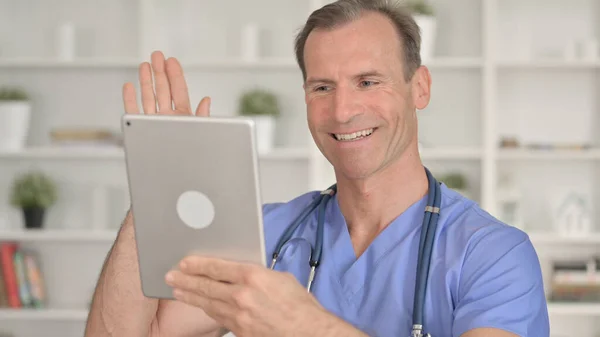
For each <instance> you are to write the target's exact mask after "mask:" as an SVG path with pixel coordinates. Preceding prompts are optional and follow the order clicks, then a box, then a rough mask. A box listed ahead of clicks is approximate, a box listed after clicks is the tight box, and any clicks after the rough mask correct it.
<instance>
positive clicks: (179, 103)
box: [166, 57, 192, 114]
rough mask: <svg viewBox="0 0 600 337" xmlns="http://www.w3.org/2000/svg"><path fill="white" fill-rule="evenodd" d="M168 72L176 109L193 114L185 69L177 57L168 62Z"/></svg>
mask: <svg viewBox="0 0 600 337" xmlns="http://www.w3.org/2000/svg"><path fill="white" fill-rule="evenodd" d="M166 72H167V77H168V81H169V85H170V88H171V96H172V97H173V105H174V106H175V110H178V111H180V112H185V113H188V114H192V107H191V105H190V97H189V95H188V87H187V84H186V82H185V77H184V76H183V70H182V69H181V65H180V64H179V61H177V59H175V58H172V57H170V58H169V59H168V60H167V62H166Z"/></svg>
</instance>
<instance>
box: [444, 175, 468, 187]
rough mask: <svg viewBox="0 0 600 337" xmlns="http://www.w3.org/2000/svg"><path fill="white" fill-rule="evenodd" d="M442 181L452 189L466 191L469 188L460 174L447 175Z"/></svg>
mask: <svg viewBox="0 0 600 337" xmlns="http://www.w3.org/2000/svg"><path fill="white" fill-rule="evenodd" d="M440 181H441V182H443V183H444V184H446V186H448V187H450V188H452V189H457V190H464V189H465V188H466V187H467V181H466V179H465V177H464V176H463V175H462V174H460V173H449V174H446V175H445V176H442V177H440Z"/></svg>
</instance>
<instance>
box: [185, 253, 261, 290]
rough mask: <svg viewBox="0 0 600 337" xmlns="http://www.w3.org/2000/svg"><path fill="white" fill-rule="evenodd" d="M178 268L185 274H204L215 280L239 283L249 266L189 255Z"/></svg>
mask: <svg viewBox="0 0 600 337" xmlns="http://www.w3.org/2000/svg"><path fill="white" fill-rule="evenodd" d="M179 268H180V269H181V271H182V272H183V273H185V274H190V275H197V276H206V277H208V278H211V279H213V280H217V281H223V282H229V283H238V284H239V283H243V281H244V276H245V273H246V270H248V269H249V268H250V266H249V265H246V264H243V263H238V262H233V261H227V260H222V259H215V258H210V257H203V256H195V255H191V256H188V257H186V258H185V259H183V260H182V261H181V263H180V265H179Z"/></svg>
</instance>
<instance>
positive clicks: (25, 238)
mask: <svg viewBox="0 0 600 337" xmlns="http://www.w3.org/2000/svg"><path fill="white" fill-rule="evenodd" d="M116 237H117V230H116V229H115V230H101V231H100V230H91V229H90V230H83V229H77V230H70V229H64V230H61V229H39V230H38V229H32V230H3V231H0V241H18V242H82V243H83V242H85V243H91V242H100V243H105V242H113V241H114V240H115V238H116Z"/></svg>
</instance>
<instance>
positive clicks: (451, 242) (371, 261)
mask: <svg viewBox="0 0 600 337" xmlns="http://www.w3.org/2000/svg"><path fill="white" fill-rule="evenodd" d="M441 191H442V199H441V213H440V218H439V222H438V227H437V231H436V236H435V247H434V249H433V252H432V260H431V267H430V275H429V280H428V284H427V297H426V301H425V327H426V332H428V333H431V334H432V335H433V336H434V337H436V336H456V337H458V336H461V335H462V334H463V333H465V332H467V331H469V330H471V329H474V328H478V327H494V328H499V329H504V330H506V331H509V332H512V333H515V334H517V335H519V336H528V337H529V336H539V337H542V336H543V337H547V336H549V320H548V312H547V306H546V298H545V295H544V287H543V281H542V272H541V268H540V263H539V260H538V257H537V254H536V252H535V250H534V248H533V246H532V244H531V242H530V240H529V238H528V236H527V235H526V234H525V233H524V232H522V231H520V230H518V229H516V228H514V227H512V226H509V225H506V224H504V223H502V222H500V221H498V220H497V219H495V218H494V217H492V216H491V215H490V214H488V213H486V212H485V211H483V210H482V209H481V208H480V207H479V206H478V205H477V204H476V203H475V202H473V201H471V200H469V199H467V198H464V197H463V196H462V195H460V194H459V193H457V192H455V191H453V190H451V189H449V188H448V187H447V186H445V185H444V184H442V187H441ZM318 193H319V192H318V191H315V192H310V193H306V194H303V195H301V196H299V197H297V198H295V199H293V200H291V201H289V202H286V203H273V204H266V205H264V206H263V214H264V230H265V245H266V252H267V261H268V262H269V263H270V261H271V258H272V254H273V250H274V248H275V245H276V244H277V241H278V240H279V237H280V236H281V234H282V233H283V231H284V230H285V229H286V228H287V227H288V225H289V224H290V223H291V222H292V221H293V219H295V218H296V217H297V216H298V214H299V213H300V212H301V211H302V210H303V209H304V208H305V207H306V206H307V205H308V204H309V203H310V202H311V201H312V200H313V198H315V197H316V196H317V195H318ZM425 205H426V197H423V199H421V200H420V201H418V202H416V203H415V204H413V205H411V206H410V208H408V209H407V210H406V211H405V212H404V213H402V214H401V215H400V216H398V217H397V218H396V219H395V220H394V221H393V222H392V223H391V224H390V225H389V226H388V227H387V228H386V229H385V230H384V231H382V232H381V233H380V234H379V235H378V236H377V237H376V238H375V240H374V241H373V242H372V243H371V245H370V246H369V247H368V249H367V250H366V251H365V252H364V253H363V254H362V255H361V256H360V257H359V258H358V259H357V258H356V255H355V253H354V249H353V247H352V242H351V240H350V235H349V232H348V228H347V227H346V222H345V220H344V217H343V216H342V213H341V211H340V208H339V204H338V199H337V197H334V198H332V199H331V200H330V201H329V203H328V206H327V210H326V217H325V230H324V243H323V253H322V254H323V255H322V261H321V265H320V267H319V268H317V274H316V278H315V282H314V283H313V294H314V296H315V297H316V298H317V299H318V301H319V302H320V303H321V305H323V306H324V307H325V308H326V309H327V310H329V311H330V312H332V313H334V314H335V315H337V316H339V317H340V318H342V319H344V320H345V321H347V322H349V323H351V324H352V325H354V326H355V327H357V328H358V329H360V330H362V331H363V332H365V333H367V334H368V335H369V336H385V337H389V336H409V335H410V331H411V320H412V311H413V310H412V309H413V293H414V289H415V271H416V263H417V250H418V247H419V237H420V233H421V224H422V223H423V217H424V209H425ZM316 227H317V211H315V212H313V214H312V215H311V216H310V217H309V219H308V221H307V222H306V223H305V224H303V225H301V226H300V228H298V229H297V231H296V233H295V235H294V236H293V238H292V239H291V240H290V242H288V244H286V246H284V249H283V251H282V256H281V257H280V260H279V261H278V263H277V266H276V268H275V269H276V270H279V271H288V272H291V273H293V274H294V275H295V277H296V278H297V280H298V282H300V283H301V284H302V285H303V286H306V284H307V280H308V274H309V265H308V261H309V258H310V250H311V248H310V245H311V244H313V245H314V242H315V236H316V231H317V228H316Z"/></svg>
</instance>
